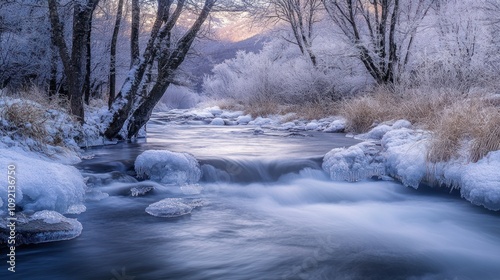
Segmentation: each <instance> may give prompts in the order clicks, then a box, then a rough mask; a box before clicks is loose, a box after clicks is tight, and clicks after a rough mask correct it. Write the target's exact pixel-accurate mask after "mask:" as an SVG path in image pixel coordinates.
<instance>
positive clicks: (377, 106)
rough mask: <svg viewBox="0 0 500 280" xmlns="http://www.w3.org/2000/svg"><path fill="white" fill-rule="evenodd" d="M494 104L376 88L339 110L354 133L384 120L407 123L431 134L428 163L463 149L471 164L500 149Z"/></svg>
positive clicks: (499, 110)
mask: <svg viewBox="0 0 500 280" xmlns="http://www.w3.org/2000/svg"><path fill="white" fill-rule="evenodd" d="M492 100H493V101H492ZM499 103H500V102H497V99H491V98H483V97H482V96H481V95H477V96H473V97H471V96H466V95H463V94H455V93H453V92H452V91H450V90H441V91H438V90H436V89H427V90H424V89H413V90H398V91H397V92H396V91H395V90H390V89H387V88H384V87H379V88H378V89H376V90H375V91H374V92H372V93H370V94H366V95H363V96H359V97H356V98H353V99H349V100H345V101H343V102H342V104H341V109H340V112H341V115H343V116H344V117H345V118H346V119H347V128H348V130H349V131H351V132H355V133H362V132H366V131H368V130H369V129H370V128H372V127H373V126H374V125H376V124H377V123H380V122H383V121H390V120H398V119H406V120H409V121H410V122H411V123H413V124H414V125H417V126H419V127H421V128H424V129H428V130H430V131H431V132H432V133H433V140H432V142H431V146H430V149H429V151H428V154H427V160H428V161H429V162H431V163H436V162H443V161H448V160H450V159H451V158H453V157H455V156H458V154H459V153H460V151H462V150H467V151H468V152H469V155H468V157H469V160H470V161H473V162H475V161H478V160H479V159H481V158H482V157H484V156H485V155H486V154H487V153H488V152H490V151H494V150H500V104H499ZM464 145H466V146H464Z"/></svg>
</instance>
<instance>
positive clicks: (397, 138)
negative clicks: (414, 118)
mask: <svg viewBox="0 0 500 280" xmlns="http://www.w3.org/2000/svg"><path fill="white" fill-rule="evenodd" d="M410 126H411V124H409V122H407V121H398V122H395V123H394V124H393V125H387V124H382V125H379V126H377V127H375V128H373V129H372V130H371V131H370V132H368V133H367V134H366V135H365V137H367V138H372V139H373V138H375V139H376V138H380V139H381V140H380V144H381V147H377V146H376V145H375V144H373V142H363V143H360V144H357V145H355V146H352V147H349V148H337V149H333V150H331V151H330V152H329V153H327V154H326V155H325V157H324V159H323V169H324V170H325V171H326V172H327V173H328V174H330V177H331V178H332V179H334V180H346V181H358V180H362V179H365V178H370V177H372V176H379V177H383V176H384V174H387V175H389V176H391V177H393V178H396V179H397V180H399V181H400V182H402V183H403V185H405V186H408V187H413V188H415V189H416V188H418V187H419V185H420V184H421V183H430V184H434V185H438V186H441V185H445V186H448V187H450V188H458V189H460V194H461V196H462V197H463V198H465V199H466V200H468V201H470V202H471V203H473V204H475V205H480V206H483V207H485V208H487V209H490V210H495V211H497V210H500V151H494V152H490V153H489V154H488V155H487V156H486V157H484V158H483V159H481V160H480V161H478V162H476V163H472V162H469V161H468V159H467V158H466V156H465V155H463V156H459V157H458V158H453V159H451V160H450V161H448V162H439V163H429V162H427V160H426V157H427V152H428V149H429V143H430V141H431V140H432V134H431V133H429V132H427V131H423V130H416V129H410V128H409V127H410ZM465 146H466V147H467V143H465Z"/></svg>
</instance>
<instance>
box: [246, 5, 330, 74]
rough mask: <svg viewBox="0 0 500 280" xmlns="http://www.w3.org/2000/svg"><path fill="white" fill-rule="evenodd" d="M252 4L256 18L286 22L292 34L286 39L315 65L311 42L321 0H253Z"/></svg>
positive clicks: (321, 7)
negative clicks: (289, 38)
mask: <svg viewBox="0 0 500 280" xmlns="http://www.w3.org/2000/svg"><path fill="white" fill-rule="evenodd" d="M252 6H253V11H254V13H255V14H256V16H257V17H258V18H265V19H268V20H271V21H272V22H274V23H279V22H286V23H287V24H288V26H289V27H290V28H291V31H292V34H293V39H292V40H287V41H288V42H290V43H293V44H295V45H297V46H298V47H299V49H300V52H301V53H302V54H303V55H304V56H306V57H307V58H308V59H309V60H310V61H311V63H312V64H313V65H314V66H316V65H317V58H316V55H315V54H314V52H313V50H312V43H313V39H314V25H315V23H317V22H318V21H319V20H320V11H321V10H323V6H322V3H321V0H271V1H255V2H254V3H253V4H252Z"/></svg>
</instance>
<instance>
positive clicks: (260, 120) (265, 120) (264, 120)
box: [248, 117, 273, 126]
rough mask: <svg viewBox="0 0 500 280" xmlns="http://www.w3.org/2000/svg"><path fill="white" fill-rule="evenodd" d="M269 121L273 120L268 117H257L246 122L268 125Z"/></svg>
mask: <svg viewBox="0 0 500 280" xmlns="http://www.w3.org/2000/svg"><path fill="white" fill-rule="evenodd" d="M271 123H273V120H272V119H270V118H263V117H257V118H256V119H255V120H253V121H250V122H249V123H248V124H249V125H259V126H262V125H270V124H271Z"/></svg>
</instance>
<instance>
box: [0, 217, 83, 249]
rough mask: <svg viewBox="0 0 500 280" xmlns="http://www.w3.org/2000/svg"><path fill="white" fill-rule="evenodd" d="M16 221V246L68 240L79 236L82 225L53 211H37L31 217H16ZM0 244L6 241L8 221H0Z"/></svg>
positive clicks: (8, 231) (8, 230)
mask: <svg viewBox="0 0 500 280" xmlns="http://www.w3.org/2000/svg"><path fill="white" fill-rule="evenodd" d="M16 218H17V221H16V228H15V230H16V246H18V245H23V244H38V243H46V242H54V241H61V240H69V239H73V238H75V237H78V236H80V234H81V233H82V224H81V223H80V222H78V221H77V220H76V219H70V218H66V217H64V216H63V215H61V214H60V213H58V212H55V211H48V210H44V211H39V212H35V213H34V214H33V215H31V216H24V215H18V216H17V217H16ZM0 221H1V222H0V244H2V243H5V242H6V241H7V240H8V236H9V234H10V229H9V227H8V226H7V225H8V221H7V220H5V219H0Z"/></svg>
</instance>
